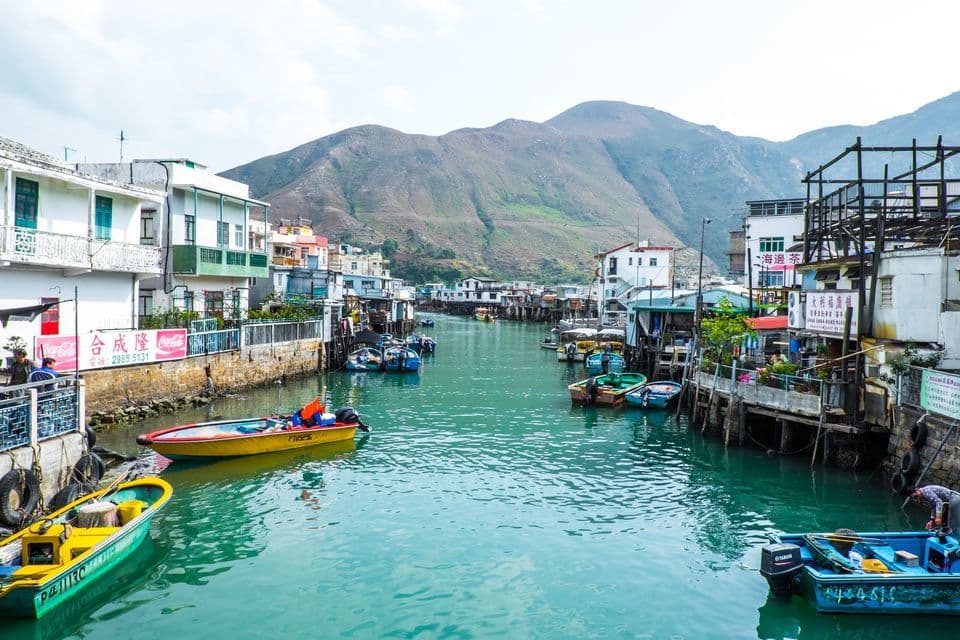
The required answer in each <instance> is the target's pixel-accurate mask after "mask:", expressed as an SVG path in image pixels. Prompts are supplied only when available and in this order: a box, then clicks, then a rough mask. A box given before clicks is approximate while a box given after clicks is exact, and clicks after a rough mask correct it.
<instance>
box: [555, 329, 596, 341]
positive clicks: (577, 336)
mask: <svg viewBox="0 0 960 640" xmlns="http://www.w3.org/2000/svg"><path fill="white" fill-rule="evenodd" d="M596 335H597V330H596V329H591V328H589V327H577V328H576V329H567V330H566V331H564V332H563V333H561V334H560V339H561V340H585V339H587V338H593V337H596Z"/></svg>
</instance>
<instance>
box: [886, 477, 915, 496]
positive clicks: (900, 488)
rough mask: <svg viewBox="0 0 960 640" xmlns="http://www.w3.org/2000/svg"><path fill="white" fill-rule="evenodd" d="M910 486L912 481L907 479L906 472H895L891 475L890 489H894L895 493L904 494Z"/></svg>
mask: <svg viewBox="0 0 960 640" xmlns="http://www.w3.org/2000/svg"><path fill="white" fill-rule="evenodd" d="M909 486H910V481H909V480H908V479H907V476H906V474H904V473H895V474H893V475H892V476H890V489H892V490H893V492H894V493H895V494H897V495H903V493H904V491H906V490H907V487H909Z"/></svg>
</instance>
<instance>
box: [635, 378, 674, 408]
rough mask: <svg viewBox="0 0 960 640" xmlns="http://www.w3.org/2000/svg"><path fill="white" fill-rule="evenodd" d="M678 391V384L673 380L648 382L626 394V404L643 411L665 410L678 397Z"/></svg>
mask: <svg viewBox="0 0 960 640" xmlns="http://www.w3.org/2000/svg"><path fill="white" fill-rule="evenodd" d="M680 389H682V387H681V385H680V383H679V382H674V381H673V380H658V381H656V382H650V383H647V384H645V385H644V386H642V387H640V388H639V389H637V390H636V391H631V392H630V393H628V394H627V398H626V399H627V404H628V405H630V406H631V407H643V408H645V409H648V408H649V409H666V408H667V407H669V406H670V405H671V404H673V401H674V400H676V399H677V398H678V397H680Z"/></svg>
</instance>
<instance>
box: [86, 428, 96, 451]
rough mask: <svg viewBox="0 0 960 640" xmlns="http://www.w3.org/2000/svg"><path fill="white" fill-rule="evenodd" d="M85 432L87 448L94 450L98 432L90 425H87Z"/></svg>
mask: <svg viewBox="0 0 960 640" xmlns="http://www.w3.org/2000/svg"><path fill="white" fill-rule="evenodd" d="M83 431H84V434H86V436H87V448H88V449H93V445H95V444H97V432H96V431H94V430H93V427H91V426H90V425H85V426H84V427H83Z"/></svg>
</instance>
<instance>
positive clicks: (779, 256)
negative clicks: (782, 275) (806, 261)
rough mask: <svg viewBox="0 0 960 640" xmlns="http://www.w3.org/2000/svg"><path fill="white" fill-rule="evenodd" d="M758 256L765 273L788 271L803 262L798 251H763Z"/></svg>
mask: <svg viewBox="0 0 960 640" xmlns="http://www.w3.org/2000/svg"><path fill="white" fill-rule="evenodd" d="M758 256H759V257H758V259H759V260H760V264H761V265H763V269H764V270H765V271H790V270H792V269H793V268H794V267H795V266H796V265H798V264H800V263H801V262H803V253H801V252H800V251H763V252H761V253H759V254H758Z"/></svg>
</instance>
